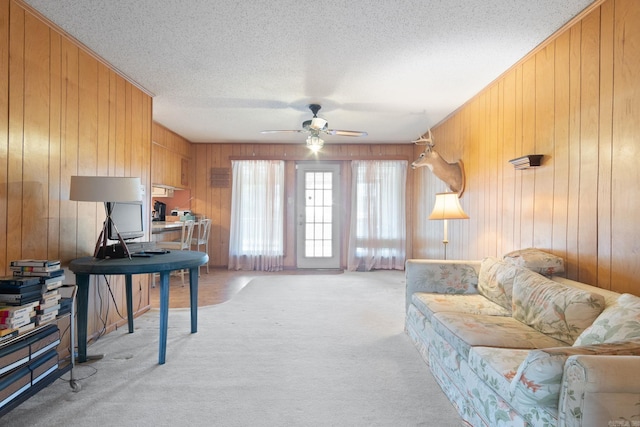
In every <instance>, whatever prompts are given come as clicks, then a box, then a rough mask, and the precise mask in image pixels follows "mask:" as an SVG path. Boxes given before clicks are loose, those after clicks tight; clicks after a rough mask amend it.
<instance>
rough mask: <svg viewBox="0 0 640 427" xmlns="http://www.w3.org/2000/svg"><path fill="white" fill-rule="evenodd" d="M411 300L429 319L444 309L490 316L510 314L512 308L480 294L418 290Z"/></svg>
mask: <svg viewBox="0 0 640 427" xmlns="http://www.w3.org/2000/svg"><path fill="white" fill-rule="evenodd" d="M411 302H412V303H413V305H415V306H416V308H418V310H420V311H421V312H422V313H423V314H424V315H425V316H426V317H427V319H429V320H431V317H432V316H433V314H434V313H439V312H442V311H448V312H454V313H472V314H486V315H489V316H510V315H511V310H506V309H505V308H503V307H500V306H499V305H498V304H496V303H495V302H492V301H489V300H488V299H486V298H485V297H483V296H482V295H479V294H463V295H457V294H429V293H424V292H417V293H415V294H413V296H412V297H411Z"/></svg>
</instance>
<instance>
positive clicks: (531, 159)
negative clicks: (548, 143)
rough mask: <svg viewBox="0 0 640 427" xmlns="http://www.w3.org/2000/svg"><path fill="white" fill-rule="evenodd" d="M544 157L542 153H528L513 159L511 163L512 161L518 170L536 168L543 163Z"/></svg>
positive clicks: (510, 161)
mask: <svg viewBox="0 0 640 427" xmlns="http://www.w3.org/2000/svg"><path fill="white" fill-rule="evenodd" d="M542 157H543V155H542V154H528V155H526V156H522V157H518V158H517V159H511V160H509V163H511V164H512V165H513V167H514V168H515V169H516V170H520V169H529V168H536V167H538V166H540V164H541V163H542Z"/></svg>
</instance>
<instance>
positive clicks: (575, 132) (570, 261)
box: [566, 22, 582, 278]
mask: <svg viewBox="0 0 640 427" xmlns="http://www.w3.org/2000/svg"><path fill="white" fill-rule="evenodd" d="M581 34H582V23H581V22H579V23H577V24H576V25H575V26H573V27H572V28H571V30H570V35H571V40H570V42H571V45H570V47H569V49H570V53H569V198H568V200H567V210H568V215H567V228H568V230H567V258H566V262H567V268H566V271H567V275H568V276H569V277H574V278H577V277H578V260H579V257H578V220H579V215H580V209H579V207H580V205H579V200H580V197H579V196H580V193H579V191H578V190H579V188H580V122H581V120H580V119H581V116H580V104H581V101H580V99H581V92H580V88H581V86H582V84H581V73H580V71H581V70H580V63H581V59H580V58H581V46H580V45H581V39H582V37H581Z"/></svg>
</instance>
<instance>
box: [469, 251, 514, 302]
mask: <svg viewBox="0 0 640 427" xmlns="http://www.w3.org/2000/svg"><path fill="white" fill-rule="evenodd" d="M518 271H520V267H517V266H515V265H513V264H509V263H506V262H504V261H501V260H499V259H498V258H494V257H487V258H485V259H483V260H482V263H481V264H480V272H479V273H478V293H480V294H481V295H484V296H485V297H487V298H488V299H490V300H491V301H493V302H495V303H496V304H498V305H500V306H502V307H504V308H506V309H507V310H509V312H511V297H512V289H513V278H514V277H515V275H516V273H517V272H518Z"/></svg>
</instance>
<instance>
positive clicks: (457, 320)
mask: <svg viewBox="0 0 640 427" xmlns="http://www.w3.org/2000/svg"><path fill="white" fill-rule="evenodd" d="M562 270H563V263H562V259H561V258H558V257H554V256H552V255H549V254H545V253H544V252H540V251H537V250H532V249H529V250H523V251H517V252H514V253H511V254H508V255H506V256H505V257H504V258H503V259H497V258H491V257H490V258H485V259H484V260H482V261H430V260H408V261H407V263H406V270H405V274H406V287H407V293H406V309H407V310H406V325H405V329H406V332H407V334H408V335H409V336H410V337H411V339H412V341H413V342H414V344H415V345H416V347H417V348H418V350H419V351H420V353H421V355H422V357H423V358H424V360H425V361H426V362H427V363H428V365H429V367H430V369H431V371H432V373H433V375H434V376H435V378H436V379H437V381H438V383H439V384H440V386H441V387H442V390H443V391H444V392H445V394H446V395H447V397H448V398H449V400H451V402H452V403H453V405H454V406H455V407H456V409H457V410H458V412H459V414H460V416H461V417H462V418H463V420H464V421H465V422H467V423H468V424H470V425H473V426H491V427H497V426H640V357H638V356H639V355H640V298H639V297H637V296H634V295H630V294H618V293H615V292H611V291H607V290H604V289H600V288H596V287H593V286H589V285H586V284H584V283H579V282H575V281H572V280H568V279H565V278H562V277H558V276H551V274H553V273H561V272H562ZM540 273H544V274H547V275H549V276H545V275H543V274H540Z"/></svg>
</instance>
